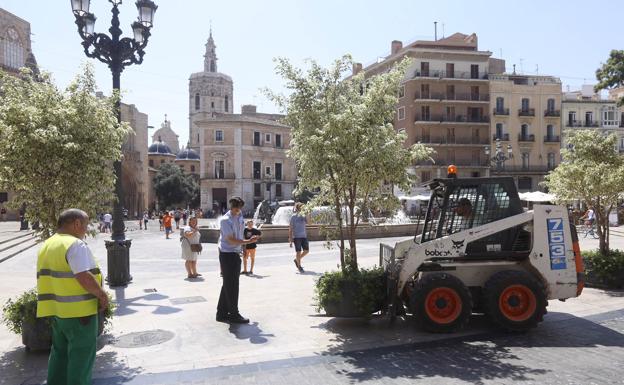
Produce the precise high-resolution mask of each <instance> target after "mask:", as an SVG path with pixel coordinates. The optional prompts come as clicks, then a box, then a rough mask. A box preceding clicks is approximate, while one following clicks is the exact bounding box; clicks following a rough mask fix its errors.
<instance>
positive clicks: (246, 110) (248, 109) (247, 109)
mask: <svg viewBox="0 0 624 385" xmlns="http://www.w3.org/2000/svg"><path fill="white" fill-rule="evenodd" d="M255 113H256V106H254V105H253V104H245V105H243V106H241V114H243V115H253V114H255Z"/></svg>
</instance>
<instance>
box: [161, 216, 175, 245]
mask: <svg viewBox="0 0 624 385" xmlns="http://www.w3.org/2000/svg"><path fill="white" fill-rule="evenodd" d="M172 220H173V215H171V213H170V212H169V211H167V212H165V216H164V217H163V224H164V225H165V236H166V237H167V239H169V234H171V233H172V232H173V230H172V227H171V221H172Z"/></svg>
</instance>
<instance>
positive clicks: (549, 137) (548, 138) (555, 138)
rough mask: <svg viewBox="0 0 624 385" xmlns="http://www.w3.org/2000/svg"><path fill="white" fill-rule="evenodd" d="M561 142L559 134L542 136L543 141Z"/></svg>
mask: <svg viewBox="0 0 624 385" xmlns="http://www.w3.org/2000/svg"><path fill="white" fill-rule="evenodd" d="M558 142H561V138H560V137H559V135H546V136H544V143H558Z"/></svg>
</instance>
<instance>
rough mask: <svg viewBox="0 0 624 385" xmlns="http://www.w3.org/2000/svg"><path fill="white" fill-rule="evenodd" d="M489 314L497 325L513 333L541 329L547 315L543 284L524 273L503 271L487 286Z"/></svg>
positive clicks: (491, 279) (486, 300) (487, 312)
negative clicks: (539, 325)
mask: <svg viewBox="0 0 624 385" xmlns="http://www.w3.org/2000/svg"><path fill="white" fill-rule="evenodd" d="M483 302H484V305H485V312H486V314H487V315H488V317H489V318H490V320H492V321H493V322H494V323H495V324H496V325H497V326H500V327H501V328H503V329H506V330H509V331H520V332H521V331H526V330H529V329H532V328H534V327H536V326H537V324H538V323H539V322H541V321H542V320H543V319H544V314H546V305H547V304H548V302H547V300H546V293H545V290H544V287H543V285H542V284H541V283H540V282H539V281H538V280H537V279H535V278H534V277H532V276H531V275H529V274H528V273H526V272H523V271H515V270H508V271H501V272H499V273H496V274H494V275H493V276H492V277H490V279H489V280H488V281H487V282H486V283H485V290H484V301H483Z"/></svg>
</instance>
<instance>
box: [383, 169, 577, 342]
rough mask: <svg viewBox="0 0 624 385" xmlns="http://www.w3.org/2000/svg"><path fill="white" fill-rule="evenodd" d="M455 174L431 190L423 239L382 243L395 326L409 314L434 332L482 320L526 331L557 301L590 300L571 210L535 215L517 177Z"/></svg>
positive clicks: (537, 209)
mask: <svg viewBox="0 0 624 385" xmlns="http://www.w3.org/2000/svg"><path fill="white" fill-rule="evenodd" d="M455 171H456V169H455V168H454V166H451V167H449V175H448V178H444V179H434V180H433V181H432V182H430V183H429V187H430V189H431V198H430V200H429V205H428V208H427V213H426V216H425V220H424V224H423V225H422V232H421V233H420V234H417V235H416V236H415V237H414V238H413V239H408V240H405V241H401V242H398V243H396V244H395V245H394V247H392V246H389V245H386V244H383V243H382V244H381V245H380V265H381V266H383V267H384V268H385V270H386V276H387V279H388V282H387V290H388V292H387V303H386V306H385V308H384V311H385V312H386V313H387V314H389V315H390V317H391V318H394V317H395V316H396V315H403V314H405V313H404V312H405V308H407V311H408V312H410V313H412V314H413V315H414V316H415V317H416V319H417V320H418V323H419V324H420V325H421V327H422V328H424V329H425V330H427V331H431V332H453V331H456V330H458V329H461V328H462V327H463V326H464V325H465V324H466V323H467V322H468V320H469V319H470V316H471V314H472V313H473V312H479V313H485V314H486V316H487V317H488V318H489V319H490V320H491V321H493V322H494V323H495V324H496V325H498V326H500V327H502V328H504V329H507V330H511V331H525V330H528V329H530V328H533V327H535V326H537V324H538V323H539V322H541V321H542V319H543V316H544V314H545V313H546V306H547V304H548V300H549V299H560V300H565V299H567V298H571V297H576V296H579V295H580V294H581V291H582V290H583V285H584V270H583V262H582V259H581V255H580V249H579V246H578V239H577V235H576V229H575V227H574V226H573V224H571V223H570V221H569V219H568V211H567V209H566V208H565V207H563V206H555V205H535V206H534V208H533V210H531V211H525V210H524V209H523V208H522V206H521V203H520V198H519V197H518V192H517V190H516V186H515V184H514V181H513V178H511V177H491V178H456V177H455V174H454V172H455ZM419 228H420V226H419Z"/></svg>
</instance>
